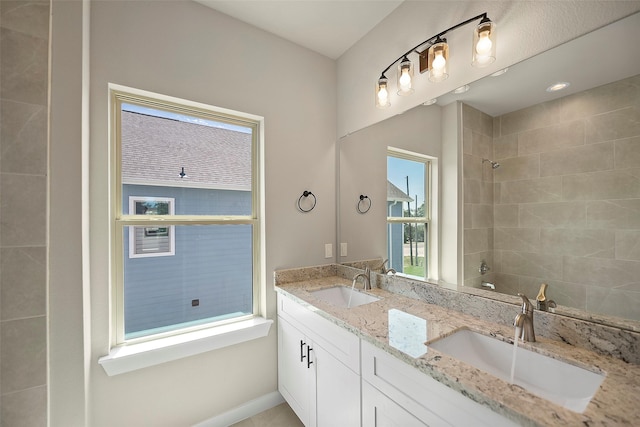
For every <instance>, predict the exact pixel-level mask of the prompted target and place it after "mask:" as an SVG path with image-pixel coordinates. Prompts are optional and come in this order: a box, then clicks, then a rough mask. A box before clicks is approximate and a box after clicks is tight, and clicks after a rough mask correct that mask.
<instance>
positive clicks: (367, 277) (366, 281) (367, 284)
mask: <svg viewBox="0 0 640 427" xmlns="http://www.w3.org/2000/svg"><path fill="white" fill-rule="evenodd" d="M360 278H362V281H363V289H364V290H365V291H368V290H370V289H371V269H370V268H369V267H368V266H367V267H365V269H364V273H358V274H356V275H355V277H354V278H353V284H354V285H355V284H356V282H357V281H358V279H360Z"/></svg>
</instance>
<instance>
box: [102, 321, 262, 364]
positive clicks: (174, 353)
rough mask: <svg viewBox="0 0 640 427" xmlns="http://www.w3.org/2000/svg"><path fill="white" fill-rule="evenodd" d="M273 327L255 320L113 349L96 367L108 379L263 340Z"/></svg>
mask: <svg viewBox="0 0 640 427" xmlns="http://www.w3.org/2000/svg"><path fill="white" fill-rule="evenodd" d="M272 323H273V320H270V319H265V318H262V317H254V318H252V319H249V320H245V321H242V322H237V323H230V324H228V325H222V326H216V327H213V328H209V329H203V330H200V331H195V332H189V333H186V334H182V335H176V336H172V337H167V338H161V339H157V340H153V341H148V342H143V343H140V344H132V345H123V346H118V347H113V348H112V349H111V351H110V352H109V354H108V355H106V356H103V357H101V358H100V359H98V363H99V364H100V365H101V366H102V368H103V369H104V371H105V372H106V373H107V375H109V376H114V375H119V374H124V373H125V372H131V371H135V370H137V369H142V368H147V367H149V366H154V365H159V364H161V363H165V362H170V361H172V360H177V359H181V358H183V357H188V356H194V355H196V354H200V353H204V352H207V351H211V350H216V349H219V348H223V347H228V346H231V345H235V344H240V343H243V342H246V341H250V340H253V339H256V338H261V337H265V336H267V335H268V334H269V329H270V328H271V324H272Z"/></svg>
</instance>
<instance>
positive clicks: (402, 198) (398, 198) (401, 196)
mask: <svg viewBox="0 0 640 427" xmlns="http://www.w3.org/2000/svg"><path fill="white" fill-rule="evenodd" d="M387 202H413V199H412V198H411V197H409V196H407V193H405V192H404V191H402V190H401V189H399V188H398V187H396V186H395V185H393V184H392V183H391V181H387Z"/></svg>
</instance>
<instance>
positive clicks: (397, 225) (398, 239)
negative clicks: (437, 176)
mask: <svg viewBox="0 0 640 427" xmlns="http://www.w3.org/2000/svg"><path fill="white" fill-rule="evenodd" d="M430 169H431V168H430V161H429V159H428V158H426V157H424V156H422V155H419V154H415V153H410V152H407V151H405V150H399V149H394V148H389V149H388V153H387V257H388V258H389V266H390V267H391V268H393V269H394V270H396V272H398V273H400V274H404V275H407V276H412V277H417V278H420V279H425V278H427V277H429V271H428V266H429V244H428V242H429V238H428V232H429V221H430V218H431V215H430V203H429V202H430V200H429V192H428V188H429V178H430V177H429V175H430Z"/></svg>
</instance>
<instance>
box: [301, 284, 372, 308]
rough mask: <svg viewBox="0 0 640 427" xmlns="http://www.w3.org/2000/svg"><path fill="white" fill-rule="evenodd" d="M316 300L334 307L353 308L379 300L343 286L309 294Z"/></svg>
mask: <svg viewBox="0 0 640 427" xmlns="http://www.w3.org/2000/svg"><path fill="white" fill-rule="evenodd" d="M310 293H311V295H313V296H314V297H316V298H319V299H321V300H323V301H326V302H328V303H329V304H332V305H335V306H336V307H343V308H353V307H357V306H359V305H363V304H369V303H371V302H375V301H378V300H379V299H380V298H378V297H374V296H373V295H369V294H365V293H363V292H360V291H358V290H356V289H354V290H353V291H352V290H351V288H347V287H345V286H334V287H332V288H326V289H320V290H317V291H312V292H310Z"/></svg>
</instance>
